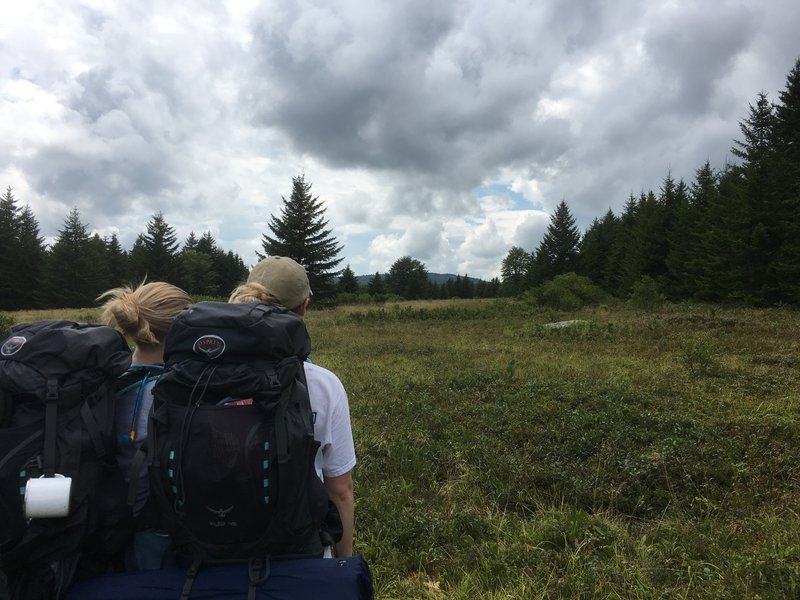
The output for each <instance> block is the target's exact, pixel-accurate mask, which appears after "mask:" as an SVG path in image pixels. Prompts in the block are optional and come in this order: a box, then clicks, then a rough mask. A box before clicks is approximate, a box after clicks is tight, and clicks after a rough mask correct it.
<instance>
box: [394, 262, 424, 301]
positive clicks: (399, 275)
mask: <svg viewBox="0 0 800 600" xmlns="http://www.w3.org/2000/svg"><path fill="white" fill-rule="evenodd" d="M386 287H388V288H389V291H390V292H391V293H393V294H397V295H398V296H401V297H403V298H406V299H408V300H416V299H418V298H424V297H426V296H427V295H428V294H429V292H430V285H429V282H428V269H427V268H426V267H425V265H424V264H422V263H421V262H420V261H418V260H417V259H416V258H411V257H410V256H403V257H402V258H398V259H397V260H396V261H395V262H394V264H392V266H391V268H390V269H389V273H388V274H387V275H386Z"/></svg>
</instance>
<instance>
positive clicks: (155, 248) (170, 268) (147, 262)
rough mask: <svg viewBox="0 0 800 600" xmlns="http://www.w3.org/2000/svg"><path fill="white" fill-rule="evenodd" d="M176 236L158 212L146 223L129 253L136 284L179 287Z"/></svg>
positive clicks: (179, 276)
mask: <svg viewBox="0 0 800 600" xmlns="http://www.w3.org/2000/svg"><path fill="white" fill-rule="evenodd" d="M177 240H178V236H177V234H176V233H175V229H173V228H172V227H171V226H170V225H169V224H168V223H167V222H166V220H165V219H164V215H163V214H162V213H161V211H158V212H157V213H156V214H154V215H153V216H152V217H151V218H150V221H148V223H147V231H146V232H145V233H144V234H139V236H138V237H137V238H136V242H135V243H134V245H133V249H132V250H131V262H132V263H133V268H134V276H135V277H136V279H137V281H142V280H144V279H145V278H147V281H166V282H167V283H172V284H176V285H180V278H181V272H180V269H181V267H180V260H179V258H178V241H177Z"/></svg>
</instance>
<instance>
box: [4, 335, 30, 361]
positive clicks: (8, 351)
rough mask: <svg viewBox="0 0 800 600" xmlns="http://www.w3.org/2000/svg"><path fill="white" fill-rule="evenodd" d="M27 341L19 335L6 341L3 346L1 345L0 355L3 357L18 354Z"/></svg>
mask: <svg viewBox="0 0 800 600" xmlns="http://www.w3.org/2000/svg"><path fill="white" fill-rule="evenodd" d="M27 341H28V340H27V338H25V337H23V336H21V335H15V336H14V337H12V338H10V339H8V340H7V341H6V343H5V344H3V347H2V348H0V354H2V355H3V356H13V355H14V354H16V353H17V352H19V350H20V348H22V347H23V346H24V345H25V342H27Z"/></svg>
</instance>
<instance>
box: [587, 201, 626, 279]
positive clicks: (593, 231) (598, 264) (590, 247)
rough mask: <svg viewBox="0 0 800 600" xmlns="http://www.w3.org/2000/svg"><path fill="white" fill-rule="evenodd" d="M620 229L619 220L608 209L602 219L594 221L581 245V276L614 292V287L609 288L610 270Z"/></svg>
mask: <svg viewBox="0 0 800 600" xmlns="http://www.w3.org/2000/svg"><path fill="white" fill-rule="evenodd" d="M618 227H619V219H618V218H617V217H616V216H615V215H614V213H613V212H612V211H611V209H608V211H607V212H606V214H605V215H604V216H603V218H602V219H600V220H598V219H594V220H593V221H592V224H591V226H590V227H589V229H587V230H586V233H584V234H583V237H582V238H581V243H580V251H579V256H580V261H579V264H580V269H579V274H580V275H585V276H586V277H588V278H589V279H591V280H592V282H593V283H594V284H596V285H598V286H599V287H601V288H603V289H605V290H606V291H613V287H608V286H609V269H610V266H611V265H610V257H611V252H612V248H613V247H614V242H615V239H616V235H617V229H618Z"/></svg>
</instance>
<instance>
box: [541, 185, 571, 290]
mask: <svg viewBox="0 0 800 600" xmlns="http://www.w3.org/2000/svg"><path fill="white" fill-rule="evenodd" d="M580 241H581V234H580V231H579V230H578V227H577V226H576V225H575V218H574V217H573V216H572V213H571V212H570V210H569V207H568V206H567V203H566V202H565V201H564V200H562V201H561V202H560V203H559V204H558V206H557V207H556V211H555V212H554V213H553V215H552V217H550V224H549V225H548V226H547V231H546V232H545V234H544V237H543V238H542V241H541V242H540V243H539V246H538V248H537V249H536V252H535V253H534V259H533V282H534V284H536V285H538V284H540V283H543V282H545V281H548V280H550V279H552V278H553V277H555V276H556V275H562V274H564V273H569V272H576V271H577V270H578V244H579V243H580Z"/></svg>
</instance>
